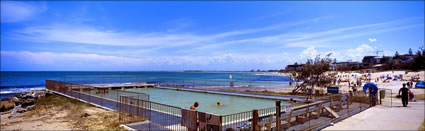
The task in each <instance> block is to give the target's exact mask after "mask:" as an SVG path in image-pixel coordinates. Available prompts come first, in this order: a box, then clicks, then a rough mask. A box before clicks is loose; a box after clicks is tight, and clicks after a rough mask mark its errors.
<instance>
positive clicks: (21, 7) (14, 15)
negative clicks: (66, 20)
mask: <svg viewBox="0 0 425 131" xmlns="http://www.w3.org/2000/svg"><path fill="white" fill-rule="evenodd" d="M45 10H47V6H46V5H45V4H41V5H38V4H31V3H29V2H19V1H1V20H2V22H20V21H26V20H29V19H31V18H33V17H34V16H35V15H37V14H39V13H41V12H44V11H45Z"/></svg>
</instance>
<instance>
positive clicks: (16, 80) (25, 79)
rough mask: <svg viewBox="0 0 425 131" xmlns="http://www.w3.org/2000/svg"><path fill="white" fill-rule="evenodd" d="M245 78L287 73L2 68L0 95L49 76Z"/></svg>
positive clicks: (40, 83) (93, 79)
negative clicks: (4, 69)
mask: <svg viewBox="0 0 425 131" xmlns="http://www.w3.org/2000/svg"><path fill="white" fill-rule="evenodd" d="M230 75H231V76H232V80H233V81H246V82H257V83H258V82H260V83H261V82H264V83H267V82H286V83H287V82H288V81H289V78H288V77H287V76H285V75H278V74H276V73H268V72H148V71H134V72H132V71H16V72H15V71H10V72H9V71H7V72H1V79H0V99H3V98H7V97H10V96H12V95H13V94H16V93H22V92H26V91H29V90H38V89H44V88H45V82H46V80H61V81H68V82H75V83H108V82H133V81H164V80H181V79H184V80H198V81H209V80H211V81H226V80H229V76H230Z"/></svg>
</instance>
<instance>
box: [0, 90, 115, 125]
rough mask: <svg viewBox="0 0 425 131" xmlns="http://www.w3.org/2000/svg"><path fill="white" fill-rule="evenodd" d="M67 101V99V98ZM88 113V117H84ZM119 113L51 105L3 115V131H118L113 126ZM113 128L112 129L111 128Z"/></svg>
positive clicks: (91, 107)
mask: <svg viewBox="0 0 425 131" xmlns="http://www.w3.org/2000/svg"><path fill="white" fill-rule="evenodd" d="M65 99H67V98H65ZM85 113H87V114H88V116H86V117H83V116H82V115H83V114H85ZM117 118H118V113H116V112H114V111H108V110H105V109H102V108H98V107H94V106H81V108H78V109H69V108H66V107H65V108H64V107H61V106H53V105H49V106H47V107H46V108H39V109H38V110H29V111H27V112H24V113H21V114H14V113H7V114H2V115H1V122H0V124H1V128H0V129H1V130H99V129H106V130H111V129H113V130H116V129H114V125H111V123H113V121H114V120H117ZM111 126H112V127H111Z"/></svg>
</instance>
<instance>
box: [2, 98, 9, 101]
mask: <svg viewBox="0 0 425 131" xmlns="http://www.w3.org/2000/svg"><path fill="white" fill-rule="evenodd" d="M1 101H10V98H3V99H1Z"/></svg>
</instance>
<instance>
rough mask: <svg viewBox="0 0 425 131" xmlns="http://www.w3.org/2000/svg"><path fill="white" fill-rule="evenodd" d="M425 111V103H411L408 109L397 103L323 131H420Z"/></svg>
mask: <svg viewBox="0 0 425 131" xmlns="http://www.w3.org/2000/svg"><path fill="white" fill-rule="evenodd" d="M396 100H399V99H396ZM424 111H425V103H424V101H418V102H409V105H408V107H403V106H401V103H400V102H398V101H396V102H393V107H392V108H391V107H389V106H382V105H378V106H376V107H372V108H369V109H367V110H365V111H363V112H361V113H359V114H356V115H354V116H352V117H350V118H347V119H345V120H343V121H341V122H338V123H336V124H335V125H334V126H329V127H327V128H325V129H323V130H418V129H419V127H420V126H421V125H422V122H423V121H424V118H425V116H424V114H425V112H424Z"/></svg>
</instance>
